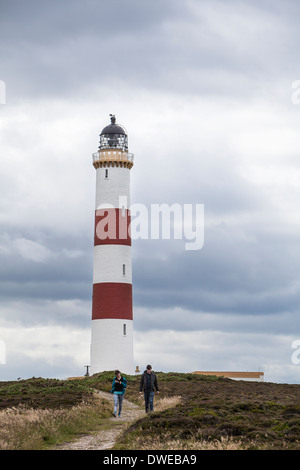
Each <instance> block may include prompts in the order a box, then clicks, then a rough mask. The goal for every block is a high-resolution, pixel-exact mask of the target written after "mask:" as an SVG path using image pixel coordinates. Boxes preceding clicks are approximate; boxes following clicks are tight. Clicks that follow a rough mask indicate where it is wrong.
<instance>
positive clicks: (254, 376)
mask: <svg viewBox="0 0 300 470" xmlns="http://www.w3.org/2000/svg"><path fill="white" fill-rule="evenodd" d="M192 374H201V375H216V376H218V377H236V378H238V377H239V378H249V379H250V378H251V379H259V378H260V377H261V376H263V375H264V372H223V371H218V372H216V371H199V370H197V371H194V372H192Z"/></svg>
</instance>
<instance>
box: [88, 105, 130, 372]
mask: <svg viewBox="0 0 300 470" xmlns="http://www.w3.org/2000/svg"><path fill="white" fill-rule="evenodd" d="M110 121H111V122H110V124H109V125H107V126H106V127H104V129H103V130H102V132H101V134H100V143H99V148H98V152H96V153H94V154H93V165H94V167H95V169H96V205H95V232H94V267H93V301H92V331H91V374H94V373H97V372H102V371H105V370H115V369H118V370H120V371H121V372H123V373H127V374H133V373H134V361H133V309H132V262H131V237H130V209H129V208H130V173H131V168H132V166H133V154H132V153H129V152H128V136H127V132H126V130H125V128H124V127H123V126H121V125H119V124H117V123H116V118H115V116H114V115H112V114H111V115H110Z"/></svg>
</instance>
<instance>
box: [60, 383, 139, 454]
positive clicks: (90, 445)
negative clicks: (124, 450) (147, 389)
mask: <svg viewBox="0 0 300 470" xmlns="http://www.w3.org/2000/svg"><path fill="white" fill-rule="evenodd" d="M97 393H99V395H100V396H101V397H103V398H105V399H106V400H110V401H111V404H112V410H113V395H111V394H110V393H106V392H102V391H98V392H97ZM143 416H145V411H144V410H143V409H141V408H139V407H138V406H137V405H135V404H134V403H131V402H129V401H128V400H126V398H124V400H123V407H122V415H121V417H120V418H118V417H117V418H114V417H113V416H112V418H111V419H110V420H109V421H111V425H112V427H111V428H110V429H105V430H102V431H99V432H97V433H96V434H89V435H86V436H82V437H80V438H78V439H77V440H76V441H72V442H66V443H65V444H61V445H59V446H56V447H55V449H56V450H109V449H111V448H112V447H113V446H114V444H115V442H116V440H117V437H118V436H119V434H121V433H122V431H123V430H124V429H125V428H126V426H127V425H128V424H129V423H131V422H133V421H135V420H136V419H139V418H141V417H143Z"/></svg>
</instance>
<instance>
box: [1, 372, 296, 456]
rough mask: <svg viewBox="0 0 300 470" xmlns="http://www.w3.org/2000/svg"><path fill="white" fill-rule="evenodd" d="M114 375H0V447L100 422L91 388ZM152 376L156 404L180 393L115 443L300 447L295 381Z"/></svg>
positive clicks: (102, 408)
mask: <svg viewBox="0 0 300 470" xmlns="http://www.w3.org/2000/svg"><path fill="white" fill-rule="evenodd" d="M125 376H126V378H127V381H128V387H127V391H126V398H127V399H129V400H131V401H134V402H136V403H139V404H140V406H142V405H143V403H142V401H141V399H140V398H139V381H140V376H129V375H125ZM113 377H114V372H111V371H108V372H103V373H101V374H95V375H94V376H92V377H86V378H84V379H81V380H70V381H62V380H56V379H41V378H32V379H29V380H21V381H16V382H0V410H2V411H0V448H1V449H2V448H18V449H23V448H32V449H37V448H45V446H48V445H50V444H53V443H57V442H62V441H63V440H64V439H65V440H67V439H69V438H70V436H71V437H72V436H75V435H76V434H77V435H78V434H80V433H86V432H92V431H95V430H97V429H100V428H101V427H103V426H105V425H106V424H107V422H108V421H107V418H108V417H109V416H110V415H111V405H110V404H109V403H108V402H105V401H103V400H100V399H99V397H97V394H95V393H94V391H95V390H97V389H99V390H104V391H110V389H111V383H112V379H113ZM157 377H158V382H159V387H160V394H157V395H155V406H154V409H155V410H159V402H160V401H166V400H168V399H170V403H171V399H172V398H175V397H178V396H180V397H181V399H180V402H179V403H178V400H177V401H174V403H176V405H175V406H173V407H172V408H167V409H165V410H163V411H155V412H154V413H153V414H151V415H150V416H148V415H145V417H144V418H143V419H141V420H138V421H136V422H134V424H132V425H131V426H129V427H128V428H127V429H126V431H125V432H124V434H123V435H122V436H121V437H120V438H119V440H118V442H117V444H116V448H117V449H175V450H176V449H178V450H179V449H192V450H195V449H203V448H204V449H206V448H207V449H211V448H220V449H224V448H226V449H228V448H230V449H299V448H300V385H288V384H275V383H267V382H244V381H233V380H229V379H224V378H221V377H214V376H201V375H194V374H180V373H168V374H167V373H162V372H161V373H157ZM13 423H15V424H13ZM13 430H14V431H13ZM28 435H31V436H33V437H32V439H31V442H28Z"/></svg>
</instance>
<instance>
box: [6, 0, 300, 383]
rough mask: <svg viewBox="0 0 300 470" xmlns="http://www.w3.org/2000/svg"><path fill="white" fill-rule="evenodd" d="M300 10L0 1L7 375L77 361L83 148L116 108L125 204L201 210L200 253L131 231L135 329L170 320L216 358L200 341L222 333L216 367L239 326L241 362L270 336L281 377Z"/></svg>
mask: <svg viewBox="0 0 300 470" xmlns="http://www.w3.org/2000/svg"><path fill="white" fill-rule="evenodd" d="M299 10H300V5H299V2H297V1H293V0H289V1H288V2H285V3H282V2H280V1H279V0H278V1H277V0H275V1H272V2H270V1H268V0H264V1H260V2H258V1H254V2H246V1H238V0H230V1H226V2H223V1H220V0H219V1H217V0H213V1H205V0H203V1H196V0H184V1H179V0H178V1H177V0H165V1H160V0H159V1H153V2H148V3H146V2H141V1H139V0H122V1H121V0H111V1H104V0H100V1H98V0H97V1H96V0H87V1H84V2H83V1H79V0H67V1H64V2H61V1H58V0H54V1H52V2H42V1H38V0H29V1H27V2H24V1H21V0H14V1H8V0H5V1H2V2H1V6H0V53H1V70H0V80H2V81H4V82H5V84H6V95H7V96H6V104H5V105H2V104H1V105H0V112H1V116H0V148H1V154H0V157H1V163H2V164H1V172H0V186H1V198H0V224H1V231H0V299H1V302H0V313H1V329H0V340H1V339H2V338H3V339H5V340H6V341H7V344H8V350H9V349H10V348H11V351H9V352H10V357H12V358H14V361H15V363H14V365H13V367H12V370H14V371H16V372H15V374H18V376H19V375H21V374H20V372H18V361H19V363H20V364H22V368H23V367H24V368H25V363H26V360H27V359H28V358H29V359H28V361H29V365H28V367H27V369H26V370H27V372H26V373H27V374H30V372H31V371H34V370H36V369H37V368H38V370H39V371H41V372H39V373H40V374H41V375H43V374H46V373H47V370H48V371H49V373H50V374H55V372H53V371H55V370H56V371H58V373H59V374H61V375H63V374H64V373H65V374H69V375H78V371H77V367H79V365H80V364H82V361H83V360H84V361H88V359H87V358H86V357H87V356H88V355H86V356H82V351H83V350H85V349H87V350H88V344H89V343H88V342H89V327H90V316H91V300H92V274H93V273H92V271H93V266H92V263H93V230H94V227H93V223H94V190H95V171H94V168H93V167H92V161H91V154H92V152H95V151H96V150H97V146H98V135H99V133H100V132H101V129H102V128H103V127H104V126H105V125H106V124H107V120H108V118H109V113H116V115H117V120H118V121H119V119H120V120H121V123H122V124H124V125H125V127H126V128H127V129H128V133H129V143H130V150H131V151H132V152H134V153H135V164H134V167H133V169H132V179H131V195H132V201H131V202H132V203H133V204H134V203H136V204H144V205H145V206H146V207H147V208H149V207H150V205H151V204H152V203H166V204H170V205H171V204H173V203H177V204H181V205H183V204H192V205H195V204H204V208H205V220H204V234H205V237H204V246H203V248H202V249H201V250H199V251H187V250H185V248H184V240H173V239H171V240H162V239H160V240H151V239H148V240H134V241H133V296H134V297H133V300H134V312H135V313H134V314H135V319H136V323H135V325H136V330H137V333H138V334H137V336H138V335H139V334H142V332H143V331H145V329H151V330H153V331H154V332H155V335H156V331H159V332H160V333H161V335H164V336H163V338H165V341H166V342H167V343H166V347H167V348H168V347H170V348H171V349H172V348H174V344H173V345H172V344H171V339H170V340H168V334H169V333H168V330H169V329H171V330H172V332H173V333H172V334H170V335H169V336H170V338H172V337H173V336H172V335H175V337H176V338H177V340H178V341H179V342H180V344H181V346H180V347H181V348H182V349H181V351H183V350H184V348H185V347H186V345H187V346H188V345H189V334H192V337H193V338H194V339H195V338H197V334H198V333H199V337H201V341H202V343H201V344H202V345H203V348H206V347H207V348H210V351H211V356H210V357H211V358H216V362H215V363H214V364H213V363H209V364H210V366H209V367H219V362H218V358H217V357H216V354H215V353H214V352H213V347H214V345H213V344H211V345H205V337H206V332H209V334H208V336H207V337H208V338H212V340H215V338H220V337H221V336H220V335H222V333H224V343H222V344H223V346H224V348H223V363H222V364H224V367H226V361H227V364H230V365H232V363H233V361H234V360H235V359H236V356H237V351H238V350H242V346H241V343H242V342H243V338H245V337H246V336H247V335H248V336H247V338H246V341H247V344H252V346H253V348H252V351H253V352H252V353H251V354H253V355H252V356H251V360H249V361H250V362H249V363H248V362H247V368H252V367H253V364H257V359H256V356H255V350H259V351H260V354H262V351H264V342H265V343H266V344H268V347H267V352H266V354H267V355H268V357H267V359H266V361H270V363H272V361H273V358H272V355H273V353H274V351H275V349H276V341H277V339H278V337H280V338H281V342H280V341H279V342H280V344H281V346H280V347H281V348H282V349H281V350H280V352H276V354H275V353H274V357H276V361H278V364H280V366H278V367H279V368H281V369H282V372H281V376H286V375H285V374H286V372H285V370H287V366H286V362H284V361H287V360H288V359H286V358H287V357H288V355H289V351H288V352H287V351H286V350H285V349H284V348H286V347H287V345H288V342H289V340H290V338H292V336H293V335H299V308H298V306H299V300H300V287H299V286H300V284H299V267H300V266H299V259H300V257H299V241H298V240H299V217H298V201H299V196H300V194H299V162H298V156H299V149H300V141H299V137H298V135H299V124H300V118H299V107H297V106H295V105H293V104H292V103H291V92H292V89H291V82H292V81H293V80H297V79H299V74H300V70H299V64H298V50H297V49H298V44H299V27H298V18H299V12H300V11H299ZM49 325H51V328H50V327H49V330H48V329H47V328H48V326H49ZM72 325H73V328H72V327H71V326H72ZM31 326H32V328H37V331H38V332H39V333H38V334H37V335H35V334H34V332H33V330H31ZM15 330H16V331H15ZM213 332H216V336H214V333H213ZM56 333H57V338H56ZM238 333H239V334H241V335H242V336H241V337H240V339H239V340H237V339H236V348H235V350H234V353H233V354H234V357H233V356H232V355H231V354H232V352H231V351H232V350H231V341H232V338H234V337H235V335H236V337H237V336H238V335H237V334H238ZM39 334H41V340H40V341H41V344H38V343H32V338H33V337H35V336H38V335H39ZM181 334H182V335H181ZM176 335H177V336H176ZM178 335H179V336H178ZM180 335H181V336H180ZM227 335H229V336H227ZM230 335H232V336H230ZM251 335H252V336H251ZM272 335H274V336H272ZM138 337H139V336H138ZM53 338H54V339H55V345H53V341H54V339H53ZM151 338H152V337H151ZM226 338H229V339H228V340H227V339H226ZM34 339H35V338H34ZM23 341H24V342H25V343H24V344H25V345H26V354H27V355H26V356H25V359H24V358H23V356H22V361H20V360H19V359H18V358H20V354H21V355H22V354H23V349H24V347H25V346H24V347H23ZM149 341H150V340H149ZM226 341H228V343H226ZM42 343H43V344H45V349H43V347H42V346H43V344H42ZM142 343H143V341H142V342H141V346H139V339H138V346H137V348H142V349H143V348H144V344H142ZM162 344H164V342H162ZM176 344H177V343H176ZM178 344H179V343H178ZM195 344H197V341H196V342H195ZM74 345H75V349H76V353H74ZM80 345H81V347H82V349H80V348H79V346H80ZM288 347H289V345H288ZM151 349H152V350H153V347H152V348H151ZM77 350H78V352H77ZM172 350H173V349H172ZM138 351H141V350H139V349H138ZM226 351H227V352H226ZM54 352H55V354H54ZM52 354H53V355H54V356H55V358H56V359H55V360H56V361H57V362H56V364H58V365H57V367H56V368H55V366H54V365H53V363H50V362H49V359H48V358H49V357H50V356H51V355H52ZM139 354H141V353H140V352H139ZM186 354H187V355H188V348H187V349H186ZM75 356H76V358H75ZM160 356H161V357H162V358H163V355H161V354H160ZM51 357H52V356H51ZM60 357H64V358H69V359H70V361H69V364H72V367H69V365H68V366H65V367H64V368H62V366H61V362H60V359H59V358H60ZM83 357H84V359H83ZM282 357H284V358H285V359H284V360H283V359H282ZM26 358H27V359H26ZM53 360H54V359H53ZM162 360H163V359H162ZM274 360H275V359H274ZM30 361H31V362H30ZM39 361H40V364H43V367H44V369H43V367H42V368H41V367H40V366H37V364H38V363H39ZM266 361H265V362H266ZM67 362H68V359H67ZM186 362H187V363H189V359H188V356H187V359H186ZM30 364H31V365H30ZM238 364H239V365H240V364H241V362H239V363H238ZM241 367H243V366H242V365H241ZM244 367H246V366H244ZM276 367H277V366H276V364H275V366H274V368H275V369H274V370H275V372H272V374H273V375H272V377H276V370H277V369H276ZM42 369H43V370H44V371H45V372H43V370H42ZM71 369H72V370H71ZM63 370H64V371H65V372H63ZM270 370H271V369H270ZM35 373H36V372H35V371H34V372H33V374H32V375H34V374H35ZM291 373H292V374H293V377H296V375H297V371H296V372H295V371H291Z"/></svg>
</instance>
